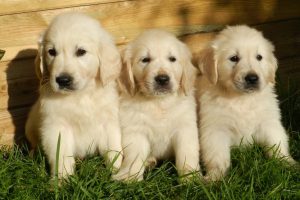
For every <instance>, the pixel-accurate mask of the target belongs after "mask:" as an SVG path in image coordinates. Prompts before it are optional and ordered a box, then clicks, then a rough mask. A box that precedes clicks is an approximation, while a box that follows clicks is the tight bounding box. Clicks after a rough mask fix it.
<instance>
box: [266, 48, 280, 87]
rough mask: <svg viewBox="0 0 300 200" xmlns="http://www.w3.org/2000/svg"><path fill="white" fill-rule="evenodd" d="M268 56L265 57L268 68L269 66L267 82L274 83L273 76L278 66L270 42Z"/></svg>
mask: <svg viewBox="0 0 300 200" xmlns="http://www.w3.org/2000/svg"><path fill="white" fill-rule="evenodd" d="M268 45H269V52H270V53H269V56H268V58H267V62H268V65H269V66H268V68H269V77H268V80H269V82H271V83H273V84H275V76H276V71H277V68H278V65H277V59H276V58H275V55H274V46H273V45H272V44H271V42H269V44H268Z"/></svg>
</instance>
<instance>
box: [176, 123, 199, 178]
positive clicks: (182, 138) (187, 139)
mask: <svg viewBox="0 0 300 200" xmlns="http://www.w3.org/2000/svg"><path fill="white" fill-rule="evenodd" d="M172 142H173V147H174V151H175V158H176V168H177V171H178V174H179V176H183V175H187V174H189V173H192V172H197V171H199V170H200V164H199V139H198V130H197V126H196V124H195V125H194V126H190V125H185V126H184V127H182V128H180V129H179V130H178V132H177V134H176V135H174V138H173V141H172ZM190 177H191V176H187V177H183V178H184V179H186V178H190Z"/></svg>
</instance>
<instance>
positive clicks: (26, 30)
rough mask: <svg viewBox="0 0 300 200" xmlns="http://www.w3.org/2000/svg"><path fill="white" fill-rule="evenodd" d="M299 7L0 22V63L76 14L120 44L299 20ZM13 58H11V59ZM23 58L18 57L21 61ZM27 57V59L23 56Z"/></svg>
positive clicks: (186, 8) (183, 7)
mask: <svg viewBox="0 0 300 200" xmlns="http://www.w3.org/2000/svg"><path fill="white" fill-rule="evenodd" d="M299 7H300V1H275V0H266V1H261V2H257V1H242V0H235V1H230V2H229V3H228V2H227V1H204V0H199V1H191V0H173V1H171V0H154V1H126V2H116V3H109V4H99V5H93V6H81V7H76V8H64V9H57V10H48V11H38V12H30V13H20V14H13V15H4V16H0V29H1V30H5V31H1V32H0V38H1V39H0V47H1V48H3V49H4V50H6V51H7V52H8V53H7V54H5V56H4V58H3V60H11V59H12V58H14V57H15V56H17V55H15V54H16V52H18V49H19V51H20V50H23V49H24V47H32V45H34V44H35V43H36V41H37V38H38V36H39V34H40V33H41V32H42V31H43V30H44V29H45V28H46V27H47V25H48V24H49V22H50V21H51V20H52V19H53V17H54V16H56V15H57V14H59V13H62V12H66V11H71V10H76V11H80V12H83V13H88V14H89V15H91V16H93V17H95V18H97V19H98V20H99V21H101V22H102V24H103V26H104V27H105V28H106V29H108V31H110V32H111V33H112V34H113V35H114V36H115V37H116V41H117V43H118V44H124V43H126V42H128V41H129V40H130V39H132V38H133V37H135V36H136V35H137V34H138V33H140V32H141V31H142V30H144V29H147V28H154V27H155V28H165V29H167V30H170V31H172V32H174V33H175V34H176V35H183V34H191V33H199V32H210V31H213V30H218V29H220V27H222V25H225V24H236V23H247V24H257V23H265V22H269V21H276V20H284V19H290V18H297V17H300V9H298V8H299ZM14 52H15V54H14ZM22 56H23V55H20V57H22ZM26 56H28V55H26Z"/></svg>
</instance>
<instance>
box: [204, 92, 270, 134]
mask: <svg viewBox="0 0 300 200" xmlns="http://www.w3.org/2000/svg"><path fill="white" fill-rule="evenodd" d="M257 101H258V99H255V98H250V99H246V100H245V99H226V98H215V99H209V100H208V99H205V100H202V101H201V106H200V109H201V110H200V120H201V118H203V120H206V119H208V120H209V121H214V124H215V125H216V126H217V125H219V126H226V127H227V128H228V129H229V130H230V131H231V132H233V133H235V134H236V135H240V136H241V137H244V136H249V137H251V135H252V134H253V133H255V132H256V131H257V129H258V127H259V125H260V124H261V123H262V122H263V121H264V115H265V114H264V112H265V111H264V108H263V106H262V105H259V103H258V102H257Z"/></svg>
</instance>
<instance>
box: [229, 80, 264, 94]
mask: <svg viewBox="0 0 300 200" xmlns="http://www.w3.org/2000/svg"><path fill="white" fill-rule="evenodd" d="M234 85H235V87H236V88H237V89H238V90H239V91H242V92H245V93H252V92H256V91H259V90H260V82H259V79H258V78H257V79H255V80H254V79H253V80H252V81H251V80H250V81H249V80H247V79H246V78H245V79H244V80H243V81H234Z"/></svg>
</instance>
